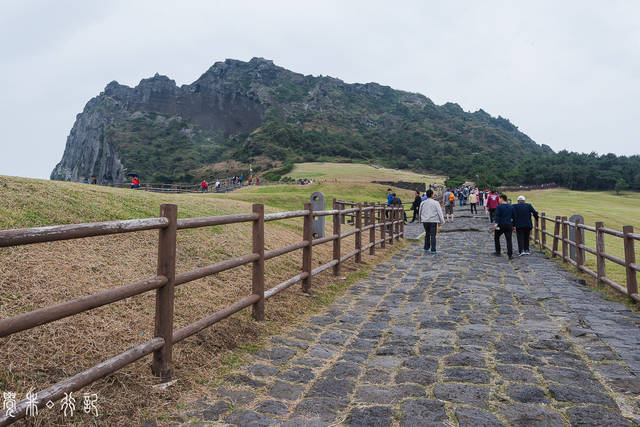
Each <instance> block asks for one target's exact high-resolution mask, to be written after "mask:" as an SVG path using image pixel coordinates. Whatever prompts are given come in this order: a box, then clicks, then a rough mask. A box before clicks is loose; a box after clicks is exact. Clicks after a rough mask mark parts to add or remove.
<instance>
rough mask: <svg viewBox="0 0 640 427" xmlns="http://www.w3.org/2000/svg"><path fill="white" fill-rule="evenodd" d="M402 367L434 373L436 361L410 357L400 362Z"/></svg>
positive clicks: (429, 358) (434, 359)
mask: <svg viewBox="0 0 640 427" xmlns="http://www.w3.org/2000/svg"><path fill="white" fill-rule="evenodd" d="M402 366H404V367H405V368H409V369H421V370H424V371H429V372H435V371H437V370H438V359H436V358H435V357H430V356H412V357H407V358H404V359H403V360H402Z"/></svg>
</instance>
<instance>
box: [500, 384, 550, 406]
mask: <svg viewBox="0 0 640 427" xmlns="http://www.w3.org/2000/svg"><path fill="white" fill-rule="evenodd" d="M507 395H509V397H510V398H511V399H513V400H515V401H518V402H522V403H549V399H548V398H547V396H546V395H545V394H544V390H542V389H541V388H539V387H535V386H531V385H518V384H511V385H509V387H507Z"/></svg>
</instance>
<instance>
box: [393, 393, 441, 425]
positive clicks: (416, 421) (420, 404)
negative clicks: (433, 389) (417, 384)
mask: <svg viewBox="0 0 640 427" xmlns="http://www.w3.org/2000/svg"><path fill="white" fill-rule="evenodd" d="M400 413H401V415H400V425H401V426H406V427H410V426H427V425H429V426H433V425H436V424H437V423H444V422H445V421H448V417H447V414H446V412H445V405H444V402H441V401H439V400H428V399H410V400H405V401H404V402H402V405H400Z"/></svg>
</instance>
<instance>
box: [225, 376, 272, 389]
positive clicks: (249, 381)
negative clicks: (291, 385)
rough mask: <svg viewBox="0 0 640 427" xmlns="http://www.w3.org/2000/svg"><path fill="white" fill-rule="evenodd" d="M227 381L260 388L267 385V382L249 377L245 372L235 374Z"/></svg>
mask: <svg viewBox="0 0 640 427" xmlns="http://www.w3.org/2000/svg"><path fill="white" fill-rule="evenodd" d="M227 382H229V383H232V384H237V385H244V386H247V387H251V388H260V387H264V386H265V385H266V383H265V382H263V381H259V380H254V379H253V378H251V377H248V376H246V375H243V374H233V375H229V376H228V377H227Z"/></svg>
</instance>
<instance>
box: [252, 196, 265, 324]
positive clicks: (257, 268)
mask: <svg viewBox="0 0 640 427" xmlns="http://www.w3.org/2000/svg"><path fill="white" fill-rule="evenodd" d="M253 213H257V214H258V216H259V217H258V219H256V220H254V221H253V253H254V254H258V255H259V256H260V258H258V259H257V260H256V261H254V262H253V268H252V272H251V273H252V274H251V292H252V293H253V294H254V295H258V296H259V297H260V299H259V300H258V301H256V302H255V303H254V304H253V318H254V319H255V320H258V321H260V320H264V205H261V204H254V205H253Z"/></svg>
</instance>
